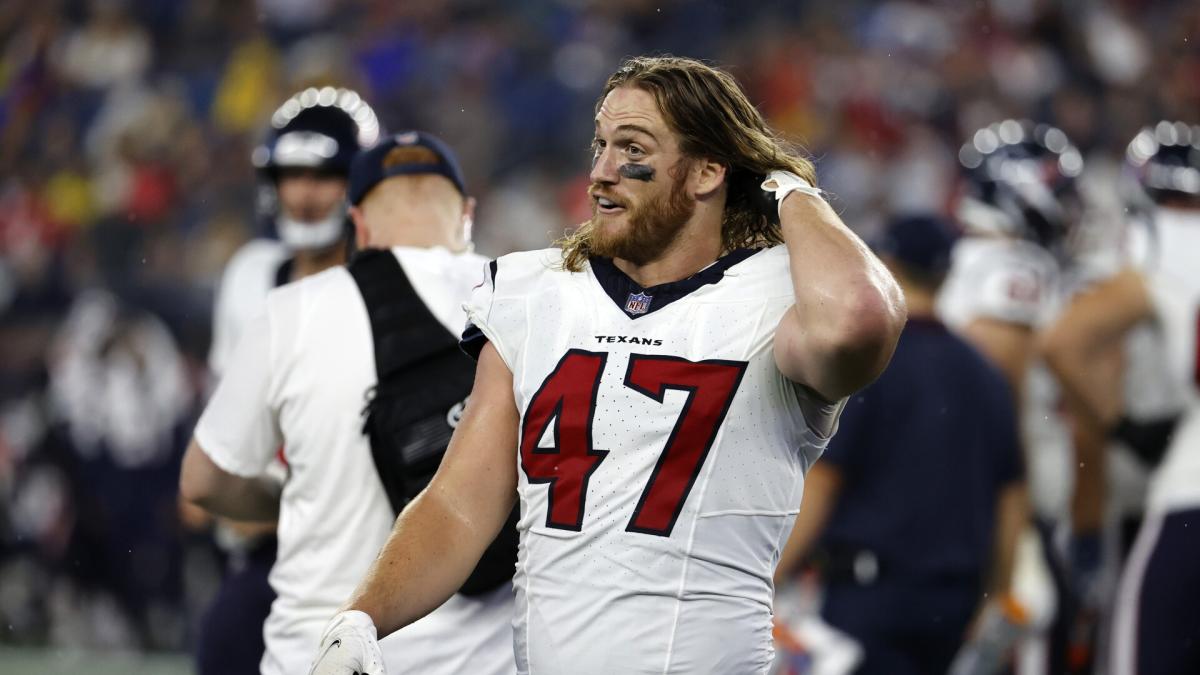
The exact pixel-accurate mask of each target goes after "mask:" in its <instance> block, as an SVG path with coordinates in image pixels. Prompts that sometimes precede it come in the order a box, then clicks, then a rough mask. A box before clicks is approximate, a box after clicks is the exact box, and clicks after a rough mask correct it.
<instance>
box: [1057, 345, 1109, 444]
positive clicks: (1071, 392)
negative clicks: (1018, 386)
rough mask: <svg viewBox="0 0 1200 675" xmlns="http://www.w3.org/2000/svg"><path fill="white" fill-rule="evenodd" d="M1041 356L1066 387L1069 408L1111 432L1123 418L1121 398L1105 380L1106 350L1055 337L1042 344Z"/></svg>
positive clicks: (1089, 423)
mask: <svg viewBox="0 0 1200 675" xmlns="http://www.w3.org/2000/svg"><path fill="white" fill-rule="evenodd" d="M1040 351H1041V353H1042V357H1043V360H1044V361H1045V363H1046V365H1047V367H1048V368H1049V369H1050V371H1051V372H1052V373H1053V374H1054V377H1055V379H1057V380H1058V383H1059V384H1060V385H1061V386H1062V390H1063V395H1064V398H1065V399H1066V400H1067V405H1068V406H1069V407H1070V408H1071V409H1072V412H1074V413H1075V414H1076V415H1077V416H1079V417H1081V418H1082V419H1083V421H1084V423H1085V424H1088V425H1090V426H1093V427H1097V428H1099V429H1108V428H1110V427H1111V426H1112V425H1113V423H1115V422H1116V420H1117V417H1119V415H1120V405H1119V397H1118V396H1116V395H1114V390H1113V387H1114V384H1113V382H1111V381H1109V380H1111V378H1109V377H1105V375H1106V373H1105V372H1104V370H1103V369H1102V368H1098V367H1097V363H1098V362H1099V361H1101V355H1102V350H1101V349H1099V348H1096V347H1094V346H1092V345H1090V344H1088V343H1087V342H1086V341H1075V340H1070V339H1063V338H1062V337H1059V336H1056V335H1055V334H1053V333H1052V334H1051V335H1050V336H1049V337H1048V338H1043V339H1042V341H1041V350H1040Z"/></svg>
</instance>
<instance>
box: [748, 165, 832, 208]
mask: <svg viewBox="0 0 1200 675" xmlns="http://www.w3.org/2000/svg"><path fill="white" fill-rule="evenodd" d="M760 187H762V189H763V191H764V192H770V193H772V194H774V195H775V202H776V208H779V206H782V205H783V198H784V197H786V196H788V195H790V194H792V193H793V192H803V193H804V194H806V195H812V196H814V197H820V196H821V189H820V188H815V187H813V186H812V184H811V183H809V182H808V181H806V180H804V179H803V178H801V177H800V176H797V175H796V174H794V173H792V172H791V171H772V172H771V173H769V174H767V179H766V180H764V181H763V182H762V185H761V186H760Z"/></svg>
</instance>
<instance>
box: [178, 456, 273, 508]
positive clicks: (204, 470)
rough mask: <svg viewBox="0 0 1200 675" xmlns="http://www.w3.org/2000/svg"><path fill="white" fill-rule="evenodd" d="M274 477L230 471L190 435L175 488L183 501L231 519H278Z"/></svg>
mask: <svg viewBox="0 0 1200 675" xmlns="http://www.w3.org/2000/svg"><path fill="white" fill-rule="evenodd" d="M280 489H281V486H280V485H279V482H278V481H275V480H272V479H270V478H266V477H261V476H258V477H245V476H238V475H235V474H231V473H229V472H227V471H225V470H223V469H221V468H220V467H219V466H217V465H216V464H215V463H214V462H213V461H212V460H211V459H210V458H209V457H208V455H207V454H206V453H205V452H204V450H203V448H201V447H200V446H199V444H198V443H197V442H196V441H195V440H194V439H193V441H192V443H191V445H189V446H188V449H187V452H186V453H185V454H184V457H183V469H182V471H181V472H180V476H179V491H180V494H181V496H182V497H183V498H184V499H186V500H187V501H189V502H191V503H192V504H195V505H196V506H199V507H201V508H203V509H205V510H207V511H209V512H211V513H214V514H216V515H218V516H224V517H226V518H230V519H233V520H245V521H255V522H271V521H275V520H278V519H279V495H280Z"/></svg>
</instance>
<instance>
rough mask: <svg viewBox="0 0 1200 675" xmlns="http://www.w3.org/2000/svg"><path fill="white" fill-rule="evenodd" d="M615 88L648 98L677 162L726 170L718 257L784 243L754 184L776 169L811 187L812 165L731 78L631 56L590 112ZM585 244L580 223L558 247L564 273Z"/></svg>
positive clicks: (665, 59) (587, 228) (691, 65)
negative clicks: (669, 135) (675, 148)
mask: <svg viewBox="0 0 1200 675" xmlns="http://www.w3.org/2000/svg"><path fill="white" fill-rule="evenodd" d="M621 86H632V87H638V88H640V89H644V90H646V91H648V92H649V93H651V94H653V95H654V99H655V101H656V102H657V103H658V108H659V110H660V111H661V112H662V115H663V118H664V120H665V121H666V123H667V126H668V127H670V129H671V130H672V131H673V132H675V133H676V134H677V135H678V136H679V142H680V150H681V151H682V152H683V154H684V156H686V157H706V158H709V159H712V160H715V161H716V162H718V163H720V164H722V165H724V166H725V167H726V174H725V181H726V184H727V185H728V192H727V195H726V200H725V213H724V215H723V217H722V221H721V243H722V246H723V248H724V250H725V251H731V250H733V249H737V248H762V247H765V246H771V245H773V244H779V243H782V242H783V235H782V232H781V231H780V228H779V222H778V219H777V218H776V217H775V211H774V209H775V205H774V203H773V202H771V201H770V200H769V199H768V198H767V197H766V196H765V195H764V193H763V191H762V189H761V188H760V187H759V185H760V184H761V183H762V181H763V179H764V178H765V177H766V175H767V173H769V172H771V171H774V170H777V169H781V170H784V171H791V172H792V173H794V174H796V175H798V176H800V177H802V178H804V179H806V180H808V181H809V182H810V183H812V184H813V185H816V184H817V179H816V171H815V170H814V169H813V165H812V162H810V161H809V160H808V159H806V158H805V157H803V156H802V155H801V154H800V153H799V152H798V151H797V150H796V149H795V148H793V147H792V146H791V145H789V144H788V143H787V142H785V141H784V140H783V139H781V138H780V137H779V136H778V135H777V134H776V133H775V132H774V131H772V130H771V128H770V127H768V126H767V123H766V122H765V121H764V120H763V117H762V115H761V114H760V113H759V112H758V109H757V108H755V107H754V106H753V105H752V104H751V103H750V100H749V99H747V98H746V94H745V93H744V92H743V91H742V89H741V87H740V86H739V85H738V83H737V80H735V79H733V76H732V75H730V74H729V73H727V72H725V71H723V70H720V69H719V68H714V67H712V66H709V65H706V64H704V63H701V62H700V61H696V60H694V59H687V58H679V57H675V56H639V57H635V58H631V59H629V60H627V61H625V63H623V64H621V67H620V68H618V69H617V72H615V73H613V74H612V76H610V77H609V78H608V82H606V83H605V85H604V92H603V93H602V94H601V95H600V98H599V99H598V100H597V101H596V112H597V113H598V112H599V111H600V105H601V104H602V103H603V102H604V98H605V97H606V96H608V94H609V93H610V92H611V91H612V90H613V89H616V88H617V87H621ZM591 240H592V231H591V224H590V223H584V224H583V225H581V226H579V228H578V229H576V230H575V231H574V232H572V233H570V234H568V235H567V236H565V237H563V238H562V239H561V240H559V241H558V242H557V243H558V246H559V247H560V248H562V251H563V267H564V268H565V269H567V270H570V271H572V272H578V271H579V270H581V269H582V268H583V263H584V261H586V260H587V258H588V255H589V254H590V253H591Z"/></svg>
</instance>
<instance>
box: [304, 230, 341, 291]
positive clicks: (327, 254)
mask: <svg viewBox="0 0 1200 675" xmlns="http://www.w3.org/2000/svg"><path fill="white" fill-rule="evenodd" d="M292 260H293V261H294V262H293V264H292V278H291V281H297V280H299V279H303V278H304V277H307V276H310V275H313V274H316V273H318V272H324V271H325V270H327V269H329V268H330V267H336V266H338V265H341V264H342V263H344V262H346V242H344V241H342V240H341V239H339V240H338V242H337V243H336V244H334V245H333V246H330V247H329V248H323V249H318V250H316V251H297V252H296V254H295V256H293V258H292Z"/></svg>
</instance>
